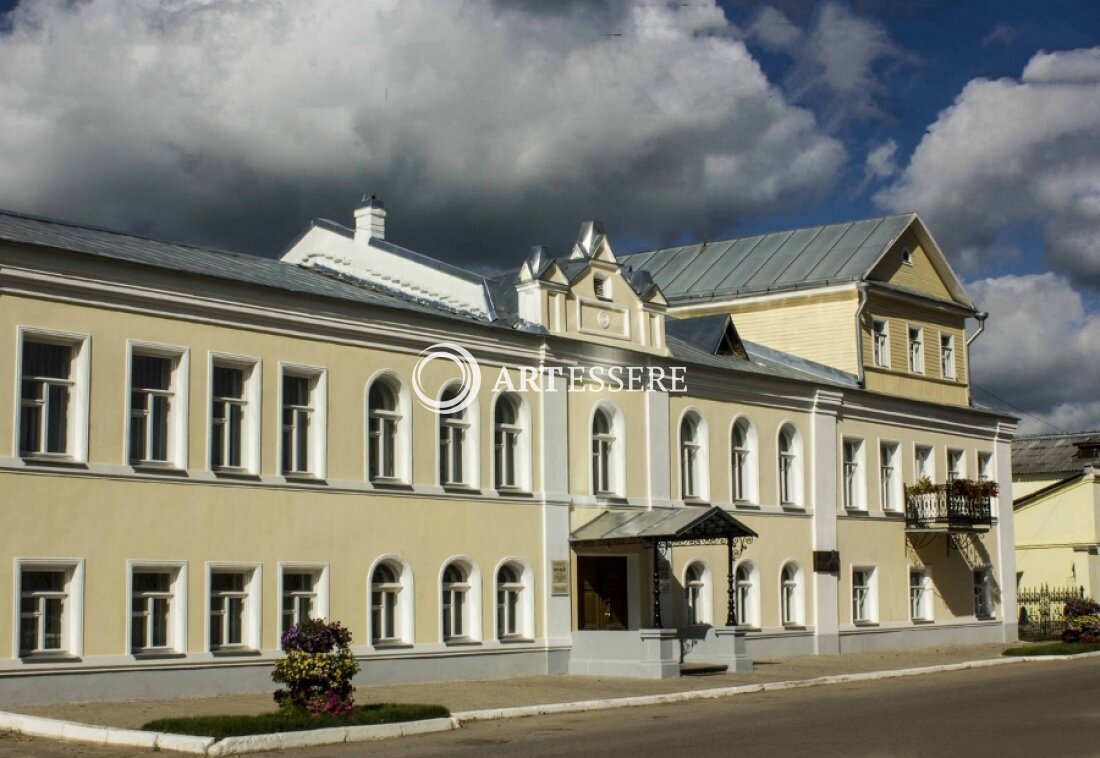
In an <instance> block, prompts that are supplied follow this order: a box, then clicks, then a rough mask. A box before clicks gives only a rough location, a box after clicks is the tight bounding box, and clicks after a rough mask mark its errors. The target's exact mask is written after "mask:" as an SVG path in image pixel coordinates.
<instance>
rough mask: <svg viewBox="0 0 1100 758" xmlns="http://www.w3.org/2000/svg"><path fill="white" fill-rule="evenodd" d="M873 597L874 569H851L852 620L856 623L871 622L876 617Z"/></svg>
mask: <svg viewBox="0 0 1100 758" xmlns="http://www.w3.org/2000/svg"><path fill="white" fill-rule="evenodd" d="M876 604H877V603H876V598H875V570H874V569H873V568H855V569H852V621H853V623H856V624H868V623H873V622H874V621H875V619H876V617H877V607H876Z"/></svg>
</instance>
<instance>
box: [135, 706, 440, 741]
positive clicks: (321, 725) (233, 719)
mask: <svg viewBox="0 0 1100 758" xmlns="http://www.w3.org/2000/svg"><path fill="white" fill-rule="evenodd" d="M450 715H451V712H450V711H448V710H447V709H446V708H444V707H443V706H441V705H409V704H404V703H376V704H371V705H357V706H355V710H353V711H352V712H351V713H349V714H348V715H346V716H339V717H337V716H316V717H314V716H310V715H309V714H308V713H286V712H284V711H272V712H270V713H260V714H257V715H255V716H189V717H187V718H174V719H157V720H156V721H150V722H149V723H148V724H146V725H144V726H143V727H141V728H142V729H144V730H145V731H147V732H171V733H173V734H193V735H196V736H199V737H214V738H216V739H219V740H220V739H222V738H223V737H240V736H242V735H246V734H268V733H270V732H301V731H305V730H308V729H327V728H329V727H335V726H366V725H370V724H393V723H397V722H399V721H420V720H421V719H434V718H443V717H447V716H450Z"/></svg>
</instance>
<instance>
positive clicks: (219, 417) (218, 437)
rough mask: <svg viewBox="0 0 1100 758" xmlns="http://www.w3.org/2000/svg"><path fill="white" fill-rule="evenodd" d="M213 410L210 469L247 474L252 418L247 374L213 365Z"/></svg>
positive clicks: (229, 367) (236, 368)
mask: <svg viewBox="0 0 1100 758" xmlns="http://www.w3.org/2000/svg"><path fill="white" fill-rule="evenodd" d="M211 379H212V381H211V384H212V386H211V392H210V396H211V407H210V468H211V469H212V470H215V471H217V470H219V469H229V470H244V469H245V468H246V467H247V463H246V461H247V454H246V450H245V445H246V444H247V442H248V436H249V435H248V431H247V429H246V426H247V422H248V420H249V416H250V408H249V403H248V397H247V395H246V388H245V387H246V383H247V381H248V370H247V369H245V368H243V367H241V366H223V365H218V364H216V363H215V364H214V371H213V376H212V378H211Z"/></svg>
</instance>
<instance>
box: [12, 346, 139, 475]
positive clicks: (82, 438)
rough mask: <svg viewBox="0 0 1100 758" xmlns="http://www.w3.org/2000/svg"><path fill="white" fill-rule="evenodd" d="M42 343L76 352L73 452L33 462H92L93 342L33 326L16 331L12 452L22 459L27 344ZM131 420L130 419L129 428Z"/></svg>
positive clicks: (72, 396)
mask: <svg viewBox="0 0 1100 758" xmlns="http://www.w3.org/2000/svg"><path fill="white" fill-rule="evenodd" d="M26 339H30V340H31V341H34V340H36V339H39V340H41V341H43V342H54V343H59V344H64V345H68V346H70V347H72V348H73V349H74V353H75V355H74V357H73V376H72V379H71V380H70V381H71V382H72V390H71V394H70V397H69V429H68V434H69V451H68V452H67V453H65V454H64V455H59V454H50V453H39V454H35V455H31V456H27V457H28V458H29V459H37V458H42V459H49V458H61V459H63V460H71V461H75V462H77V463H87V462H88V418H89V406H90V396H91V391H90V388H91V370H92V338H91V337H90V336H89V335H87V334H77V333H74V332H61V331H55V330H52V329H39V328H37V327H31V326H22V325H21V326H18V327H16V341H15V361H14V363H15V413H14V415H13V416H12V418H14V419H15V424H14V425H13V427H14V428H13V430H12V451H13V453H14V455H16V456H18V455H20V454H21V453H22V451H21V450H20V449H19V432H20V429H21V426H22V413H23V391H22V386H23V341H24V340H26ZM128 423H129V418H127V424H128Z"/></svg>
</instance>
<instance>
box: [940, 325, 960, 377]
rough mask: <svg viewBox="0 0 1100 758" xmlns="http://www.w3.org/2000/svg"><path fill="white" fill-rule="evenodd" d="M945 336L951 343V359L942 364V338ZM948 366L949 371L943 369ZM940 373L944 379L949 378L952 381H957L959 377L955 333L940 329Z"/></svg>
mask: <svg viewBox="0 0 1100 758" xmlns="http://www.w3.org/2000/svg"><path fill="white" fill-rule="evenodd" d="M945 337H946V338H947V340H948V342H949V343H950V345H951V360H950V362H949V363H948V364H947V365H944V360H943V340H944V338H945ZM948 368H950V373H948V372H947V371H946V370H945V369H948ZM940 373H941V374H942V375H943V378H944V379H950V380H952V381H958V378H959V363H958V351H956V350H955V335H954V334H951V333H950V332H945V331H942V330H941V331H940Z"/></svg>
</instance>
